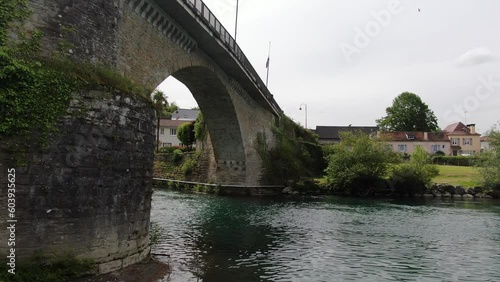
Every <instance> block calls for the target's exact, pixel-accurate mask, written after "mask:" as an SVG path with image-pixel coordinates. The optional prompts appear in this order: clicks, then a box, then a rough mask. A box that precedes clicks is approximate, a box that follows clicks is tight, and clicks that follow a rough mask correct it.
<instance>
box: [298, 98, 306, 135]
mask: <svg viewBox="0 0 500 282" xmlns="http://www.w3.org/2000/svg"><path fill="white" fill-rule="evenodd" d="M302 106H304V111H305V112H306V126H305V127H306V129H307V104H300V106H299V111H302Z"/></svg>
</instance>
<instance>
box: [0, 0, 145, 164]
mask: <svg viewBox="0 0 500 282" xmlns="http://www.w3.org/2000/svg"><path fill="white" fill-rule="evenodd" d="M26 3H27V1H25V0H6V1H1V2H0V112H1V113H2V115H0V141H1V142H0V143H1V144H2V146H1V148H0V149H2V150H5V151H6V152H7V153H10V154H11V155H16V156H22V154H23V153H24V152H25V151H26V150H27V148H28V146H27V144H29V146H37V147H41V148H43V147H44V145H45V144H46V143H47V141H48V136H49V135H50V133H52V132H53V131H54V130H55V126H54V125H55V124H56V123H57V121H58V120H60V118H61V117H63V116H64V115H66V114H67V112H66V110H67V108H68V106H69V102H70V100H71V95H72V94H73V93H75V92H77V91H79V90H90V89H103V88H104V89H107V90H109V91H113V90H114V89H116V90H119V91H121V92H125V93H129V94H137V95H139V96H140V97H142V98H143V99H145V100H147V101H149V102H150V99H149V93H151V90H150V89H146V88H145V87H142V86H139V85H137V84H134V83H132V82H131V81H130V80H128V79H125V78H124V77H123V76H122V75H120V74H118V73H117V72H115V71H113V70H111V69H109V68H106V67H103V66H98V65H94V64H91V63H85V62H74V61H72V60H70V59H69V58H68V57H65V56H60V55H56V56H53V57H49V58H48V57H42V56H41V52H40V49H41V43H40V42H41V39H42V38H43V34H42V33H41V32H40V31H37V30H35V31H33V32H31V33H30V34H29V35H26V34H24V33H22V32H21V30H22V28H20V27H17V28H16V27H15V25H14V23H19V24H18V25H21V23H22V20H23V19H25V18H26V17H27V16H29V14H30V12H29V10H28V8H27V4H26ZM11 29H14V30H16V31H18V32H19V36H18V37H17V39H16V41H15V42H14V41H13V40H9V37H8V33H9V31H10V30H11ZM20 141H22V142H20ZM20 162H21V163H22V162H23V160H22V158H17V159H16V160H15V163H17V164H20Z"/></svg>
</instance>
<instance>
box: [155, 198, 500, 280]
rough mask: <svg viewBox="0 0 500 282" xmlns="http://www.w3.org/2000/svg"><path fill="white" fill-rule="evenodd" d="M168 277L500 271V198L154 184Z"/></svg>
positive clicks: (490, 276) (366, 276)
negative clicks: (243, 192)
mask: <svg viewBox="0 0 500 282" xmlns="http://www.w3.org/2000/svg"><path fill="white" fill-rule="evenodd" d="M151 221H152V223H153V225H155V226H157V229H159V239H158V242H157V243H156V244H155V245H154V247H153V248H152V253H153V254H154V256H155V257H156V258H157V259H159V260H161V261H165V262H168V263H169V264H170V266H171V269H172V272H171V273H170V274H169V275H168V276H166V277H165V278H163V280H162V281H172V282H177V281H228V282H232V281H500V202H499V201H493V200H487V199H480V200H473V199H463V200H461V199H455V200H453V199H449V198H448V199H431V198H425V199H423V198H416V199H404V200H402V199H400V200H398V199H353V198H344V197H324V198H313V199H311V198H309V199H295V200H292V199H271V198H232V197H218V196H208V195H193V194H182V193H178V192H172V191H163V190H156V191H155V192H154V194H153V207H152V211H151Z"/></svg>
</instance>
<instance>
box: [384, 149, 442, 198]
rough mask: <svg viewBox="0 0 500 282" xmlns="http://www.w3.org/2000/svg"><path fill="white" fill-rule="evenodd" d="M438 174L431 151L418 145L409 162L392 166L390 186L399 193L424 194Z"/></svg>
mask: <svg viewBox="0 0 500 282" xmlns="http://www.w3.org/2000/svg"><path fill="white" fill-rule="evenodd" d="M438 174H439V170H438V168H437V167H436V166H435V165H433V164H432V160H431V157H430V155H429V153H427V152H426V151H425V150H424V149H422V148H420V147H417V149H416V151H415V152H414V153H413V155H412V157H411V159H410V161H409V162H407V163H403V164H399V165H395V166H393V167H392V169H391V175H390V177H389V186H390V188H391V189H393V191H394V192H396V193H399V194H409V195H414V194H423V193H424V192H425V191H426V189H427V187H428V186H429V185H430V184H431V181H432V178H434V177H435V176H437V175H438Z"/></svg>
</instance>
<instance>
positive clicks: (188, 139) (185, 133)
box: [177, 122, 196, 146]
mask: <svg viewBox="0 0 500 282" xmlns="http://www.w3.org/2000/svg"><path fill="white" fill-rule="evenodd" d="M177 138H179V140H180V141H181V142H182V144H183V145H184V146H191V144H193V143H194V142H195V141H196V140H195V138H194V122H185V123H183V124H181V125H179V126H178V127H177Z"/></svg>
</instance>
